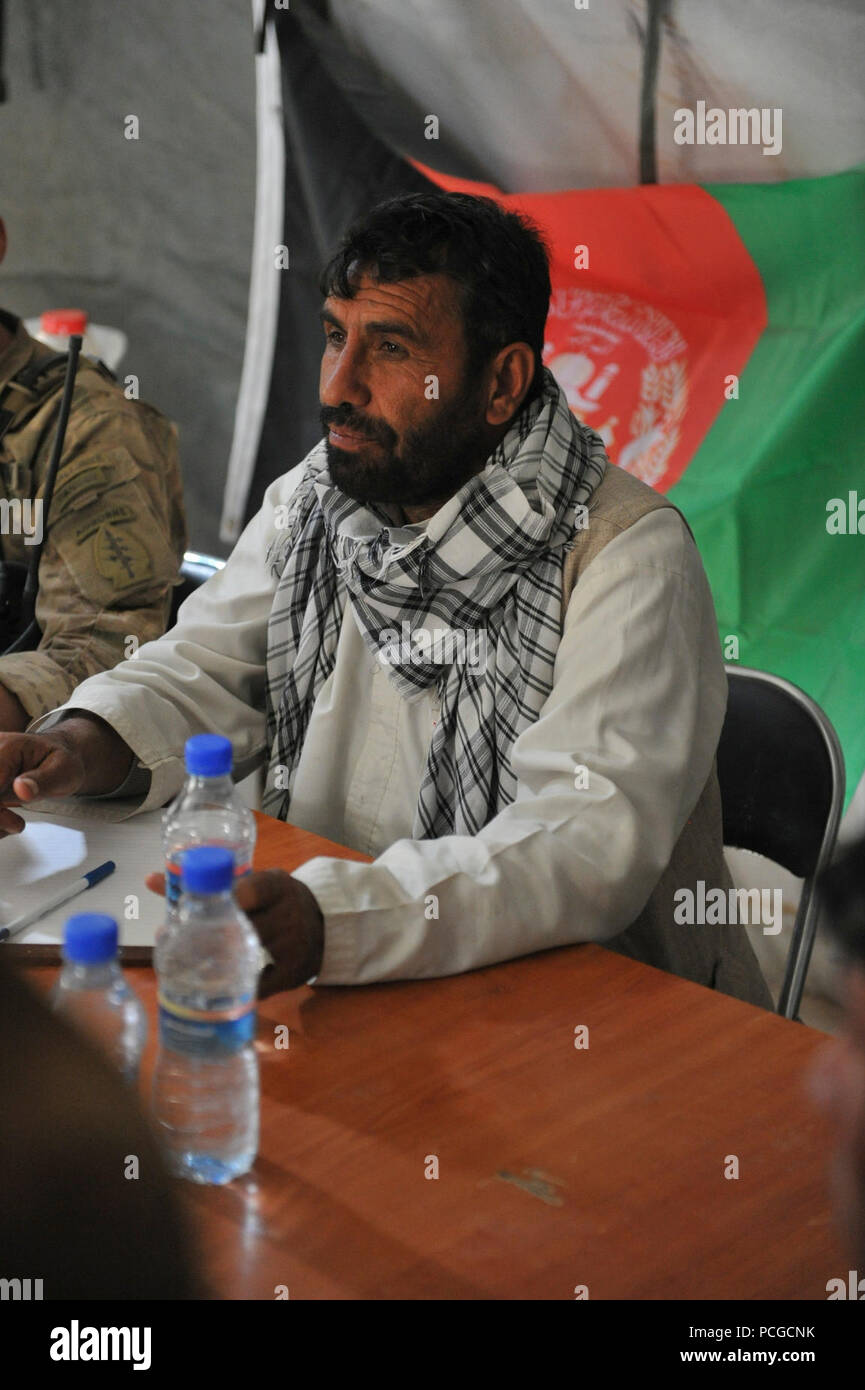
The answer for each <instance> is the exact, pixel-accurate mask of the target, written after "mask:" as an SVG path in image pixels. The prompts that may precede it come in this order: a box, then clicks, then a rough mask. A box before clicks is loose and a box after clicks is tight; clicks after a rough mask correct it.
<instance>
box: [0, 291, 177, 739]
mask: <svg viewBox="0 0 865 1390" xmlns="http://www.w3.org/2000/svg"><path fill="white" fill-rule="evenodd" d="M2 318H3V322H4V323H5V325H6V327H8V329H9V330H10V332H14V335H15V336H14V338H13V340H12V341H11V342H10V343H9V344H8V345H7V347H6V349H5V351H3V352H0V395H2V393H3V391H4V388H5V387H6V386H7V384H8V383H9V381H10V380H11V378H12V377H14V376H16V375H17V373H18V372H20V371H21V369H22V368H23V367H25V366H26V365H28V364H29V363H30V362H32V361H33V360H34V358H35V357H39V358H44V359H47V358H49V357H51V356H53V355H54V354H53V352H52V349H50V348H47V347H45V346H44V345H43V344H42V343H39V342H37V341H36V340H35V339H34V338H31V337H30V334H29V333H28V332H27V331H26V329H25V328H24V326H23V324H22V323H21V322H20V321H19V320H18V319H15V318H13V317H12V315H10V314H3V316H2ZM64 378H65V366H64V365H62V364H61V365H57V366H56V367H54V368H53V369H52V370H50V371H48V372H47V373H46V374H45V375H43V376H41V377H40V378H39V380H38V382H37V384H36V389H35V390H28V389H26V388H20V387H18V386H15V387H13V388H12V390H11V391H10V392H9V393H8V394H7V395H6V397H5V400H4V401H3V404H4V407H5V408H7V409H14V410H16V414H15V415H14V417H13V419H12V420H11V422H10V424H9V426H8V428H7V430H6V433H5V435H4V437H3V440H2V443H0V498H4V497H5V498H7V499H9V500H10V501H12V499H15V498H18V499H20V500H21V501H24V500H25V499H30V500H31V502H32V501H33V500H35V499H38V498H40V497H41V496H42V495H43V492H44V485H45V476H46V473H47V471H48V464H49V461H50V457H51V451H52V446H53V442H54V432H55V426H56V423H57V416H58V413H59V409H60V399H61V396H62V392H63V381H64ZM4 511H5V512H6V514H7V516H8V515H9V512H8V509H4ZM25 516H26V513H25ZM46 522H47V524H46V534H45V546H44V548H43V551H42V559H41V563H40V566H39V593H38V597H37V600H36V620H37V622H38V624H39V627H40V629H41V632H42V639H41V642H40V643H39V647H38V649H37V650H35V651H30V652H13V653H12V654H10V655H9V656H5V657H2V656H0V684H2V685H3V686H5V687H6V689H7V690H9V691H11V692H12V694H13V695H16V696H17V697H18V699H19V700H20V702H21V704H22V705H23V706H24V709H25V710H26V711H27V713H28V714H29V716H30V718H31V719H35V718H36V717H37V716H39V715H42V714H44V713H45V712H46V711H47V710H50V709H54V708H56V706H57V705H60V704H63V703H64V702H65V701H66V700H67V699H68V698H69V696H70V695H71V693H72V691H73V690H74V689H75V687H76V686H77V685H78V684H80V682H81V681H83V680H85V679H86V677H88V676H92V675H94V674H95V673H96V672H97V671H104V670H106V669H108V668H109V667H111V666H115V665H116V664H117V663H118V662H119V661H122V660H123V658H124V657H125V656H128V655H129V650H128V646H127V644H126V638H128V637H129V636H130V635H133V634H134V635H135V636H136V637H137V638H138V641H139V644H143V643H144V642H149V641H150V640H151V639H152V638H154V637H159V636H161V634H162V633H163V632H164V631H165V626H166V622H167V619H168V615H169V611H170V606H171V595H172V587H173V585H174V584H175V583H177V582H178V580H179V567H180V564H181V561H182V559H183V552H184V549H185V547H186V542H187V535H186V522H185V517H184V510H183V492H182V487H181V482H180V471H179V467H178V460H177V431H176V429H175V427H174V426H173V425H172V424H171V423H170V422H169V421H168V420H166V419H165V418H164V417H163V416H162V415H160V414H159V412H158V411H157V410H154V409H153V407H152V406H149V405H145V404H144V403H143V402H139V401H132V400H127V399H126V397H125V396H124V394H123V392H122V390H121V389H120V387H119V386H118V385H117V384H116V383H115V382H114V380H113V378H111V376H110V375H109V373H108V372H107V371H106V370H105V369H104V368H102V367H100V366H96V365H95V364H94V363H93V362H92V361H91V360H89V359H88V358H85V357H81V358H80V359H79V365H78V373H77V377H76V382H75V391H74V394H73V398H72V407H71V410H70V413H69V423H68V426H67V430H66V439H65V443H64V447H63V455H62V458H61V461H60V467H59V469H58V471H57V478H56V483H55V488H54V497H53V500H52V503H51V510H50V513H49V515H48V517H47V519H46ZM6 530H7V532H8V530H9V528H8V526H7V527H6ZM25 541H26V538H25V536H24V535H12V534H5V535H0V548H2V556H3V559H4V560H5V561H7V562H9V561H13V562H15V563H17V564H24V565H26V564H27V562H28V560H29V559H30V556H31V554H32V553H33V546H32V545H28V544H26V543H25Z"/></svg>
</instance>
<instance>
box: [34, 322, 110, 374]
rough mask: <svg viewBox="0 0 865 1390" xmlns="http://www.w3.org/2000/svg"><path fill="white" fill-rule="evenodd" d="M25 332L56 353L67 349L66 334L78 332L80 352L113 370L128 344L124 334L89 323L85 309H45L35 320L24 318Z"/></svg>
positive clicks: (67, 338) (101, 324)
mask: <svg viewBox="0 0 865 1390" xmlns="http://www.w3.org/2000/svg"><path fill="white" fill-rule="evenodd" d="M24 327H25V328H26V329H27V332H28V333H29V334H30V335H31V336H32V337H34V338H36V339H38V341H39V342H40V343H45V345H46V347H51V348H53V349H54V351H55V352H68V351H69V336H70V334H71V333H80V334H81V336H82V338H83V342H82V344H81V351H82V352H83V353H84V355H85V356H86V357H95V358H98V359H99V360H101V361H102V362H104V363H105V365H106V367H108V368H110V370H111V371H112V372H115V371H116V370H117V368H118V366H119V365H120V362H121V360H122V358H123V356H124V354H125V352H126V349H127V347H128V345H129V340H128V338H127V337H126V334H125V333H123V332H121V330H120V329H119V328H109V327H108V325H107V324H105V323H91V322H90V317H89V315H88V313H87V310H86V309H46V310H45V312H44V313H43V314H41V315H40V316H39V318H38V319H25V320H24Z"/></svg>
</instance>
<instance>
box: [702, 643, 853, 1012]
mask: <svg viewBox="0 0 865 1390" xmlns="http://www.w3.org/2000/svg"><path fill="white" fill-rule="evenodd" d="M726 671H727V681H728V684H729V700H728V704H727V715H726V718H725V720H724V727H723V729H722V731H721V740H720V743H719V745H718V780H719V782H720V785H721V802H722V806H723V815H724V844H725V845H729V846H730V847H731V848H734V849H748V850H752V851H754V852H755V853H757V854H762V855H765V857H766V858H768V859H772V860H774V861H775V862H776V863H777V864H781V865H783V867H784V868H785V869H787V870H789V872H790V873H792V874H795V875H796V876H797V878H801V879H804V883H803V885H802V897H801V900H800V902H799V911H798V912H797V914H796V921H795V924H794V927H793V939H792V941H791V943H790V950H789V953H788V956H787V967H786V970H785V972H784V982H783V984H782V986H781V993H780V996H779V998H778V1010H777V1011H778V1013H779V1014H781V1016H782V1017H783V1018H797V1016H798V1012H799V1004H800V1002H801V999H802V991H803V989H804V986H805V976H806V974H807V973H808V965H809V962H810V960H811V950H812V947H813V945H814V937H815V935H816V932H817V921H818V916H819V908H818V903H817V899H816V897H815V894H814V880H815V878H816V877H817V875H818V874H819V873H820V872H821V871H822V870H823V869H824V868H825V867H826V866H827V865H828V864H829V861H830V859H831V858H832V852H833V850H834V848H835V840H836V837H837V834H838V823H839V821H840V819H841V809H842V806H843V802H844V760H843V756H842V753H841V745H840V744H839V742H838V735H837V734H836V733H835V730H834V728H833V727H832V724H831V723H830V721H829V720H828V719H827V717H826V715H825V714H824V713H823V711H822V710H821V708H820V706H819V705H818V704H816V702H815V701H814V700H812V699H811V697H810V696H809V695H806V694H805V692H804V690H800V689H799V687H798V686H796V685H793V684H792V682H790V681H787V680H784V679H783V678H782V677H780V676H770V675H769V674H767V672H765V671H755V670H753V669H752V668H750V667H747V666H731V665H728V666H727V667H726Z"/></svg>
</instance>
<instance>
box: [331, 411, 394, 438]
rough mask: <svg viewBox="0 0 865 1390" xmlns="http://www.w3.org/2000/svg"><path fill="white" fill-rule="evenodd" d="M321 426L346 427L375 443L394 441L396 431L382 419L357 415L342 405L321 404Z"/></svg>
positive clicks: (336, 428)
mask: <svg viewBox="0 0 865 1390" xmlns="http://www.w3.org/2000/svg"><path fill="white" fill-rule="evenodd" d="M320 418H321V427H322V429H323V430H325V431H326V430H329V429H330V428H331V427H332V428H333V429H335V430H338V429H346V430H349V431H350V432H351V434H359V435H361V437H362V438H364V439H372V440H374V441H375V442H376V443H377V444H389V445H393V444H395V443H396V438H397V437H396V433H395V431H394V430H392V429H391V427H390V425H386V424H385V422H384V420H368V419H365V418H364V416H362V415H357V414H356V413H355V412H354V411H352V410H344V409H343V408H342V406H323V407H322V409H321V412H320Z"/></svg>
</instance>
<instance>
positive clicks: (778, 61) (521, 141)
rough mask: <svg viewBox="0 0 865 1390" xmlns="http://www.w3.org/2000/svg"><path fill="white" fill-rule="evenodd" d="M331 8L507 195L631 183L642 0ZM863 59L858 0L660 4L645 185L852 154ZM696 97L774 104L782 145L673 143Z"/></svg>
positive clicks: (756, 173) (742, 174) (830, 162)
mask: <svg viewBox="0 0 865 1390" xmlns="http://www.w3.org/2000/svg"><path fill="white" fill-rule="evenodd" d="M331 10H332V15H333V19H334V21H335V23H336V24H337V25H338V26H339V28H340V30H341V31H342V32H343V34H344V36H345V37H346V38H347V39H348V40H349V41H350V42H351V44H352V45H353V47H354V48H355V49H356V50H357V51H358V52H359V53H361V54H362V55H363V56H364V57H365V58H366V59H367V60H368V61H369V62H370V63H371V64H373V65H374V66H376V67H377V68H378V70H379V71H380V72H381V73H382V74H383V75H384V76H386V77H387V79H388V80H389V81H390V82H391V83H393V84H395V85H396V86H397V87H398V88H399V89H401V90H402V91H403V92H404V93H405V94H406V97H407V98H409V99H411V100H412V101H413V102H414V103H415V105H416V106H417V107H419V108H422V111H423V114H434V115H437V116H438V118H439V121H440V123H441V127H442V130H443V131H444V130H446V131H447V135H448V138H449V139H450V140H452V141H454V142H455V143H457V144H458V145H460V146H461V148H462V149H463V150H464V151H465V154H466V157H467V158H473V159H474V160H475V162H476V163H477V165H478V166H479V167H480V168H483V169H484V170H485V171H486V172H485V177H486V178H487V179H488V180H489V181H491V182H493V183H496V184H498V186H499V187H501V188H502V189H504V190H505V191H506V192H514V191H519V190H522V191H529V190H535V191H537V190H545V191H549V190H554V189H561V188H602V187H613V186H616V185H628V184H634V183H638V182H639V171H638V164H637V135H638V128H639V105H640V86H641V75H642V54H643V49H642V39H641V35H642V33H643V32H644V31H645V26H646V20H647V4H646V0H589V8H588V9H577V8H576V7H575V5H574V3H573V0H436V3H435V4H434V5H431V4H429V3H428V0H332V6H331ZM863 59H865V4H863V3H861V0H822V2H821V3H819V4H817V3H814V0H724V4H723V5H716V4H712V3H710V0H672V4H671V6H670V9H669V18H668V20H667V22H666V23H665V24H664V25H663V27H662V38H661V52H660V66H659V74H658V90H657V104H656V109H657V142H658V181H659V182H660V183H708V182H713V181H717V182H722V183H726V182H732V181H743V182H751V181H755V180H776V179H789V178H795V177H805V176H816V175H819V174H829V173H834V172H836V171H837V170H840V169H845V168H849V167H851V166H852V165H854V164H856V163H859V162H860V161H861V160H862V158H863V129H865V86H863V83H862V81H861V73H862V70H863ZM700 100H702V101H705V102H706V103H707V106H709V107H711V106H717V107H720V108H722V109H724V110H729V109H731V108H740V107H745V108H750V107H757V108H762V107H767V108H775V107H780V108H781V110H782V150H781V153H780V154H778V155H764V154H763V152H762V148H761V147H759V146H753V145H697V144H695V145H678V144H676V143H675V141H674V139H673V132H674V128H675V122H674V119H673V113H674V112H675V111H676V110H677V109H678V108H681V107H690V108H691V109H694V108H695V106H696V103H697V101H700ZM430 149H431V151H433V150H434V149H435V146H434V145H433V144H432V142H431V144H430ZM431 162H432V160H431Z"/></svg>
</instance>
